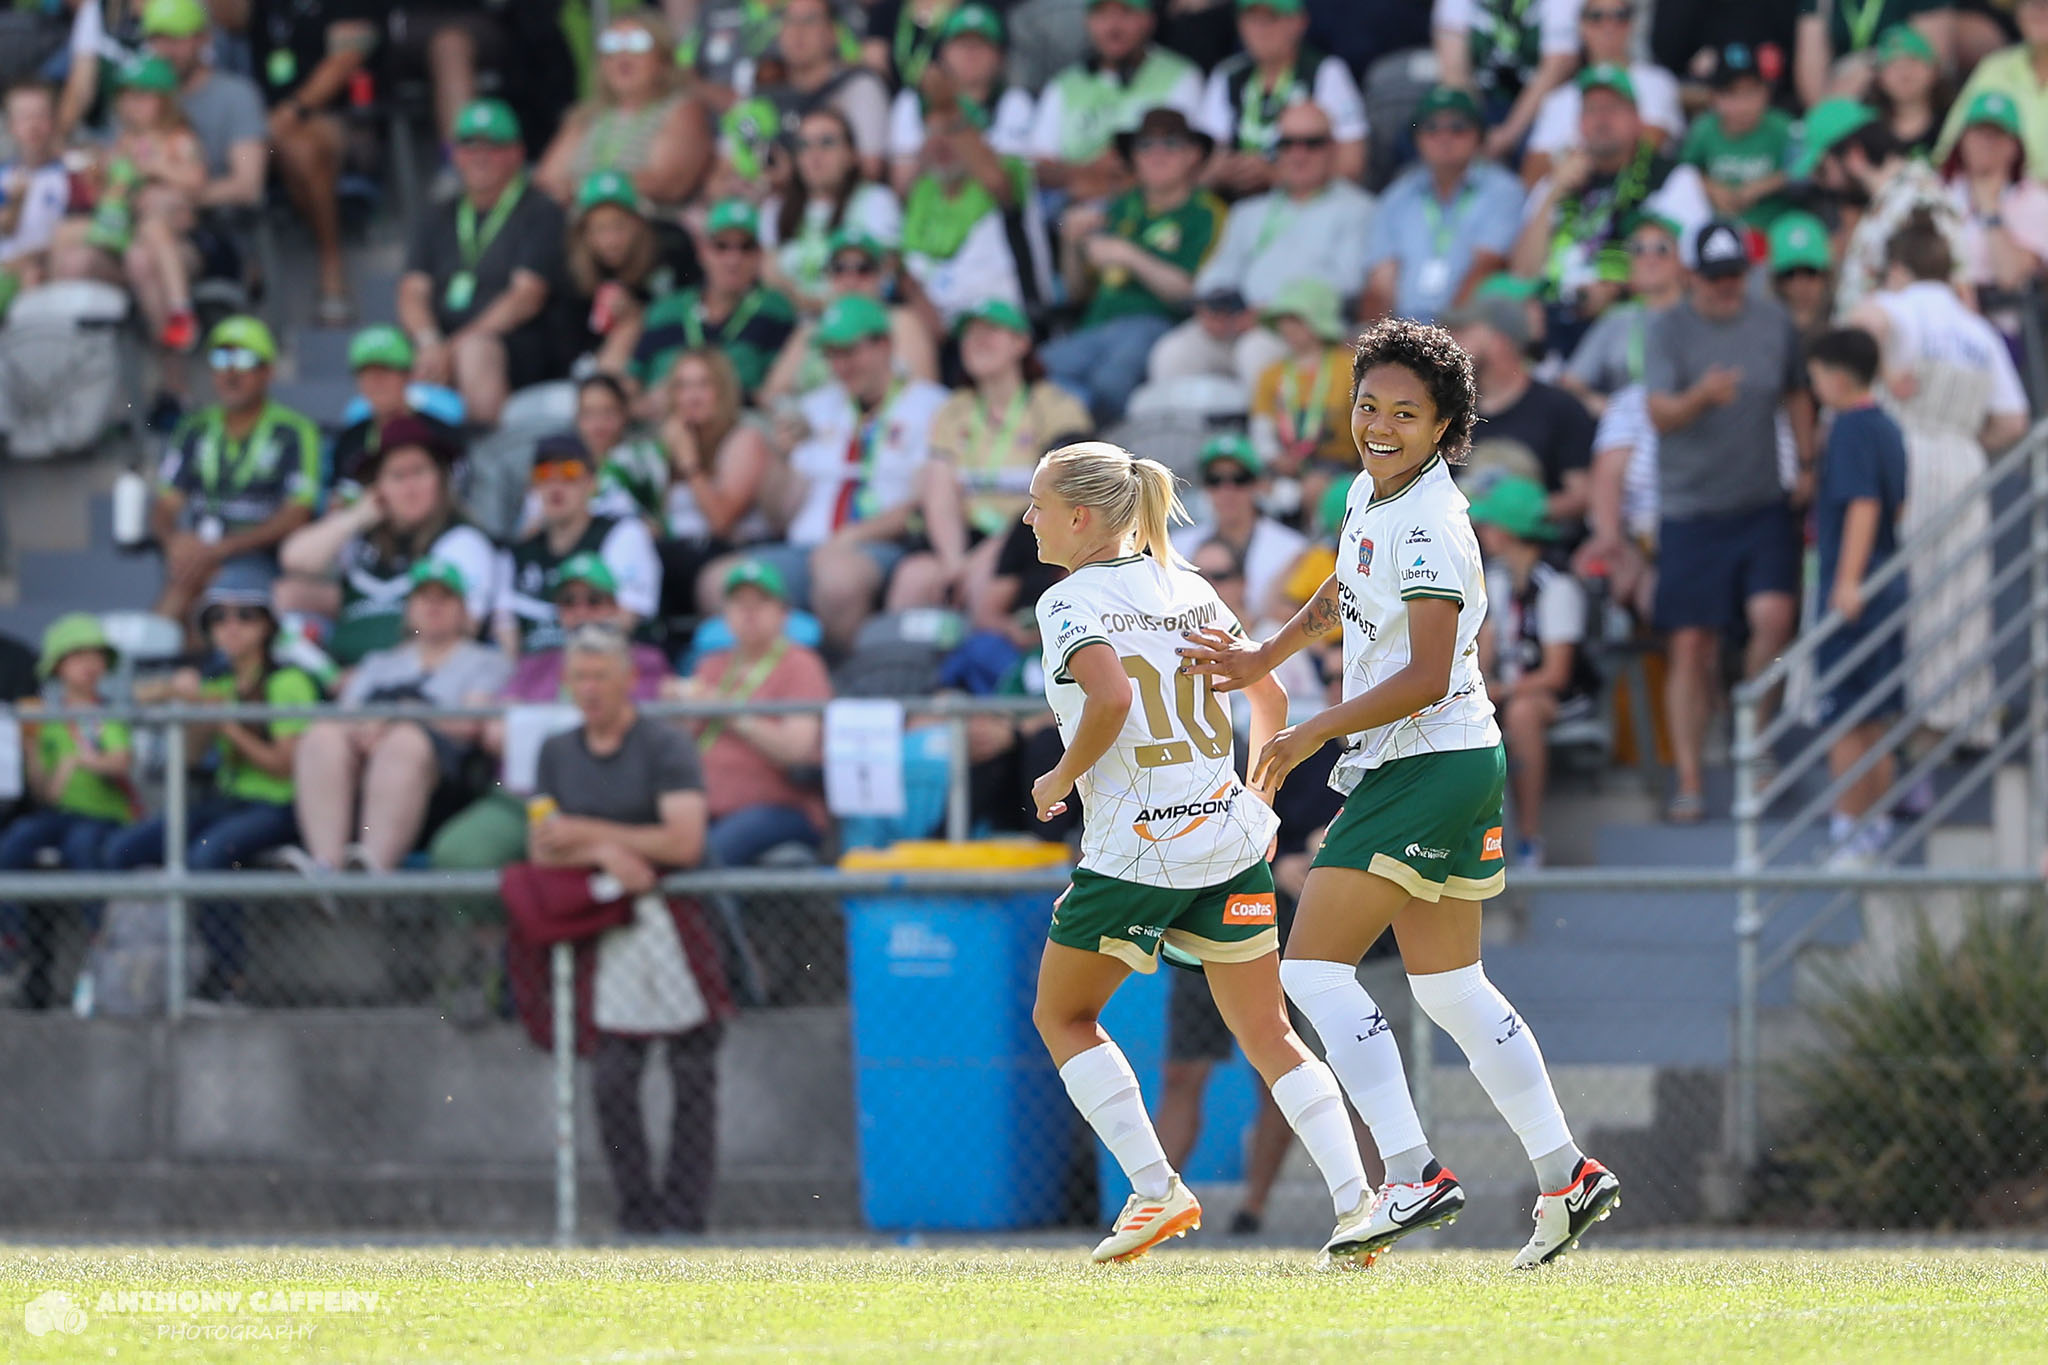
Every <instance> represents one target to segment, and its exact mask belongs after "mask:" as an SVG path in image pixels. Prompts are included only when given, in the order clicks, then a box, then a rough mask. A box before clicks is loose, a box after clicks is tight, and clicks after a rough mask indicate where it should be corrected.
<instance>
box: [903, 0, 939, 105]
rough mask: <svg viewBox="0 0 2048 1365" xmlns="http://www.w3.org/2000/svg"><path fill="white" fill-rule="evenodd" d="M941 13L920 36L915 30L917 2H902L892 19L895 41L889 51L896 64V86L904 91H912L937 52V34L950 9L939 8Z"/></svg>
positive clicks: (909, 0) (914, 0)
mask: <svg viewBox="0 0 2048 1365" xmlns="http://www.w3.org/2000/svg"><path fill="white" fill-rule="evenodd" d="M940 9H941V11H942V12H941V13H940V15H939V16H938V18H937V19H935V20H933V21H932V24H931V26H930V27H929V28H927V29H925V30H924V32H923V33H919V32H918V27H917V0H903V12H902V13H901V14H899V15H897V16H896V42H895V46H894V48H893V53H894V56H895V64H896V83H897V84H898V85H899V86H902V87H903V88H905V89H912V88H915V87H916V85H917V83H918V82H919V81H920V80H922V79H924V72H925V68H926V67H928V66H930V65H931V62H932V56H933V54H935V53H936V52H937V51H938V50H939V34H940V33H941V32H942V31H943V30H944V29H945V27H946V19H947V17H948V16H949V15H950V14H951V13H952V9H953V6H952V4H951V3H950V0H948V3H947V4H944V5H942V6H940Z"/></svg>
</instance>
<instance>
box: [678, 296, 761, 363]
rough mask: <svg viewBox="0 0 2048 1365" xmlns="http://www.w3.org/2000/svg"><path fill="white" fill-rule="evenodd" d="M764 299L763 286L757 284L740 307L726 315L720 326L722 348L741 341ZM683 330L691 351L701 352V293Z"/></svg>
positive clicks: (685, 317) (684, 323)
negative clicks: (741, 335)
mask: <svg viewBox="0 0 2048 1365" xmlns="http://www.w3.org/2000/svg"><path fill="white" fill-rule="evenodd" d="M764 297H765V295H763V294H762V292H761V286H760V285H758V284H757V285H755V286H754V287H753V288H752V289H749V290H748V291H747V296H746V297H745V298H743V299H741V300H740V303H739V307H737V308H735V309H733V310H732V312H730V313H728V314H726V316H725V321H724V322H722V323H720V324H719V325H718V344H719V345H720V346H729V345H731V344H732V343H733V342H735V341H737V340H739V337H740V334H741V333H742V332H744V331H746V330H747V324H748V323H749V322H752V321H753V320H754V314H756V313H758V312H760V311H761V301H762V299H763V298H764ZM683 330H684V331H685V332H687V333H689V336H690V349H691V350H693V351H694V350H701V349H702V348H703V345H704V296H703V295H702V294H701V293H700V294H699V295H698V296H697V306H696V307H695V308H692V309H691V310H690V311H689V312H687V313H685V314H684V315H683Z"/></svg>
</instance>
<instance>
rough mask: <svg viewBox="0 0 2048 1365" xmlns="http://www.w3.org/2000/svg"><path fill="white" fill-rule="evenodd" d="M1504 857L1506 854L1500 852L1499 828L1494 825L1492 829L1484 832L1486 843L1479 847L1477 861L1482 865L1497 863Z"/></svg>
mask: <svg viewBox="0 0 2048 1365" xmlns="http://www.w3.org/2000/svg"><path fill="white" fill-rule="evenodd" d="M1506 856H1507V855H1506V854H1504V853H1502V852H1501V851H1500V826H1499V825H1495V826H1494V827H1493V828H1492V829H1490V830H1488V831H1486V841H1485V842H1484V843H1482V844H1481V845H1480V846H1479V861H1480V862H1482V863H1491V862H1497V861H1499V860H1500V859H1502V858H1504V857H1506Z"/></svg>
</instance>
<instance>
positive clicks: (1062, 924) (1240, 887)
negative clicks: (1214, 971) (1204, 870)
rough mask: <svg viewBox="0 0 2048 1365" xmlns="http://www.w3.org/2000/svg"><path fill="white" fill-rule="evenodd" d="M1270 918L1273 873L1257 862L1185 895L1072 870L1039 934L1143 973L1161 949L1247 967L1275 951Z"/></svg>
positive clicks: (1274, 913) (1273, 913)
mask: <svg viewBox="0 0 2048 1365" xmlns="http://www.w3.org/2000/svg"><path fill="white" fill-rule="evenodd" d="M1277 918H1278V910H1277V903H1276V902H1275V900H1274V898H1273V869H1272V868H1270V867H1268V866H1266V864H1265V861H1264V860H1263V859H1262V860H1260V861H1258V862H1255V863H1253V864H1252V865H1251V866H1250V867H1247V868H1246V869H1245V870H1244V871H1242V872H1240V873H1238V874H1237V875H1236V876H1235V877H1232V878H1231V879H1230V880H1229V881H1226V882H1221V883H1218V884H1217V885H1215V886H1204V887H1197V888H1195V889H1192V890H1178V889H1176V888H1173V887H1167V886H1143V885H1140V884H1139V883H1137V882H1127V881H1120V880H1118V879H1117V878H1115V877H1105V876H1103V875H1102V874H1101V873H1099V872H1089V871H1087V870H1086V869H1084V868H1077V869H1075V872H1074V878H1073V885H1071V886H1069V887H1068V888H1067V890H1066V891H1065V892H1064V893H1062V894H1061V896H1060V898H1059V900H1057V901H1056V902H1054V903H1053V910H1052V927H1051V928H1050V929H1049V930H1047V931H1046V937H1048V938H1050V939H1051V940H1052V941H1053V942H1054V943H1057V944H1060V945H1062V946H1064V947H1068V948H1079V949H1080V950H1081V951H1082V952H1084V953H1107V954H1108V955H1109V956H1111V957H1116V958H1121V959H1123V960H1124V961H1125V962H1127V963H1129V964H1130V965H1131V967H1132V968H1133V969H1134V970H1136V971H1140V972H1147V973H1149V972H1155V971H1157V970H1158V969H1159V950H1160V948H1161V946H1162V945H1164V946H1170V947H1172V948H1175V949H1177V950H1179V951H1180V952H1183V953H1185V954H1187V955H1188V956H1189V957H1194V958H1199V959H1200V960H1201V961H1203V962H1250V961H1252V960H1253V959H1255V958H1260V957H1264V956H1265V955H1266V954H1267V953H1271V952H1275V951H1278V949H1279V947H1280V929H1279V926H1278V924H1277V922H1276V921H1277Z"/></svg>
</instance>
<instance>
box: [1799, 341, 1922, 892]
mask: <svg viewBox="0 0 2048 1365" xmlns="http://www.w3.org/2000/svg"><path fill="white" fill-rule="evenodd" d="M1878 357H1879V352H1878V344H1877V339H1876V338H1875V337H1873V336H1871V335H1870V333H1868V332H1865V331H1863V330H1861V329H1860V328H1844V329H1841V330H1837V331H1831V332H1828V333H1825V334H1824V335H1822V336H1821V337H1819V338H1817V339H1816V340H1815V341H1814V343H1813V344H1812V346H1810V347H1809V348H1808V350H1807V359H1806V370H1807V374H1808V376H1809V377H1810V378H1811V379H1812V382H1813V394H1814V397H1815V398H1816V399H1818V400H1819V401H1820V403H1821V404H1822V406H1824V407H1826V408H1827V409H1829V410H1830V411H1831V412H1832V413H1833V415H1834V420H1833V424H1832V425H1831V426H1830V427H1829V429H1828V439H1827V445H1826V447H1825V448H1824V449H1823V451H1822V453H1821V461H1820V480H1819V486H1818V488H1817V490H1816V492H1815V497H1814V523H1815V529H1816V535H1817V538H1818V540H1819V542H1820V584H1821V587H1822V588H1823V589H1824V590H1825V591H1826V593H1827V595H1828V597H1827V602H1828V608H1829V611H1830V612H1831V613H1832V614H1834V615H1837V616H1840V617H1841V618H1842V619H1843V620H1844V621H1846V622H1847V623H1848V624H1847V625H1846V626H1845V627H1844V628H1843V629H1841V630H1838V631H1837V632H1835V633H1834V634H1833V635H1831V636H1829V637H1827V638H1826V639H1825V640H1823V641H1822V642H1821V644H1820V648H1819V649H1818V650H1817V651H1816V653H1815V659H1814V667H1815V669H1817V670H1818V672H1819V678H1820V683H1821V685H1822V694H1821V723H1822V724H1823V725H1831V724H1833V723H1834V722H1835V721H1836V720H1838V719H1839V718H1840V717H1842V716H1843V715H1845V714H1847V713H1849V712H1851V711H1856V712H1858V713H1859V716H1858V719H1857V721H1856V723H1855V724H1854V725H1853V726H1851V727H1850V728H1849V730H1848V731H1847V732H1846V733H1845V734H1844V735H1843V736H1842V737H1841V738H1840V739H1838V740H1836V741H1835V743H1834V746H1833V747H1832V748H1831V749H1830V750H1829V751H1828V770H1829V772H1830V774H1831V775H1832V776H1834V777H1835V778H1837V779H1839V778H1840V777H1841V776H1842V775H1843V774H1844V773H1846V772H1848V771H1849V769H1850V768H1852V767H1854V766H1855V765H1856V764H1857V763H1858V762H1859V761H1861V760H1862V759H1863V758H1864V757H1865V756H1866V755H1867V754H1869V753H1870V751H1871V750H1872V749H1874V748H1876V747H1877V745H1878V743H1879V741H1880V740H1882V739H1883V737H1884V732H1885V729H1886V727H1887V726H1888V725H1889V724H1890V723H1891V722H1892V721H1893V720H1895V719H1896V718H1897V717H1898V715H1899V712H1900V711H1901V710H1902V709H1903V707H1904V704H1905V695H1904V692H1903V690H1902V688H1901V685H1900V681H1899V678H1900V671H1901V669H1902V667H1903V665H1904V663H1905V649H1906V646H1905V639H1904V635H1903V633H1902V631H1901V629H1900V627H1901V625H1902V624H1903V621H1904V617H1903V615H1902V614H1901V608H1902V607H1903V606H1904V605H1905V600H1906V580H1905V578H1904V577H1903V576H1898V577H1894V578H1892V579H1891V580H1890V581H1889V582H1887V583H1885V584H1883V585H1881V586H1879V587H1877V588H1875V589H1874V590H1873V589H1871V588H1869V586H1868V585H1869V583H1870V580H1871V579H1872V578H1873V577H1874V576H1875V575H1876V574H1877V573H1878V571H1879V570H1881V569H1882V568H1884V566H1885V565H1886V564H1887V563H1889V562H1890V561H1891V558H1892V556H1893V555H1894V554H1896V553H1897V552H1898V547H1899V540H1898V529H1897V528H1898V523H1899V514H1900V511H1901V510H1902V509H1903V508H1904V506H1905V501H1906V441H1905V437H1904V436H1903V435H1901V434H1900V432H1899V428H1898V424H1897V423H1896V422H1894V421H1893V420H1892V419H1891V417H1890V416H1888V415H1887V414H1886V413H1885V412H1884V410H1883V409H1881V408H1879V407H1878V406H1877V401H1876V399H1874V398H1872V397H1871V393H1870V387H1871V385H1872V383H1873V382H1875V380H1876V378H1877V372H1878ZM1877 635H1882V636H1883V643H1881V644H1879V645H1878V646H1877V647H1876V648H1875V649H1874V650H1873V651H1872V652H1871V653H1870V654H1868V655H1867V656H1865V657H1864V658H1863V659H1861V660H1860V661H1858V662H1857V663H1855V664H1854V665H1852V666H1851V667H1850V668H1849V669H1848V671H1847V672H1846V673H1844V674H1843V675H1842V676H1840V677H1838V678H1834V677H1831V675H1832V674H1833V673H1834V671H1835V666H1836V665H1837V664H1838V663H1839V662H1840V661H1841V660H1843V659H1844V658H1846V657H1847V656H1848V655H1849V654H1850V652H1851V651H1853V650H1855V649H1856V648H1857V646H1859V645H1861V644H1862V643H1863V642H1864V641H1866V640H1868V639H1870V638H1871V637H1872V636H1877ZM1873 694H1875V696H1874V699H1873ZM1893 776H1894V772H1893V759H1892V756H1891V754H1890V753H1885V754H1883V755H1881V756H1879V758H1878V759H1877V761H1876V762H1875V763H1873V764H1872V765H1871V767H1870V770H1869V771H1868V772H1867V773H1865V774H1864V775H1863V777H1862V778H1861V779H1860V780H1859V781H1857V782H1855V783H1854V784H1852V785H1851V786H1850V787H1849V788H1848V789H1847V790H1846V791H1844V792H1843V793H1842V795H1841V797H1840V798H1839V799H1837V801H1836V802H1835V809H1834V814H1833V815H1832V816H1831V817H1830V819H1829V834H1830V837H1831V840H1832V842H1833V845H1834V847H1833V850H1832V853H1831V854H1830V861H1832V862H1835V863H1837V864H1843V863H1846V864H1855V863H1860V862H1866V861H1868V860H1870V859H1871V858H1873V857H1875V856H1876V855H1877V854H1878V853H1879V852H1880V851H1882V849H1883V848H1884V846H1885V844H1886V843H1887V842H1888V841H1889V840H1890V838H1891V833H1892V829H1891V818H1890V816H1889V815H1886V814H1882V813H1879V814H1877V815H1876V816H1875V818H1872V819H1868V820H1867V823H1866V817H1869V816H1871V813H1872V811H1873V808H1874V807H1875V806H1876V805H1877V802H1878V800H1879V799H1880V798H1881V797H1882V796H1883V795H1884V794H1885V792H1886V791H1888V790H1890V788H1891V785H1892V780H1893ZM1859 824H1862V826H1863V827H1862V828H1861V829H1859V828H1858V826H1859Z"/></svg>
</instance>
